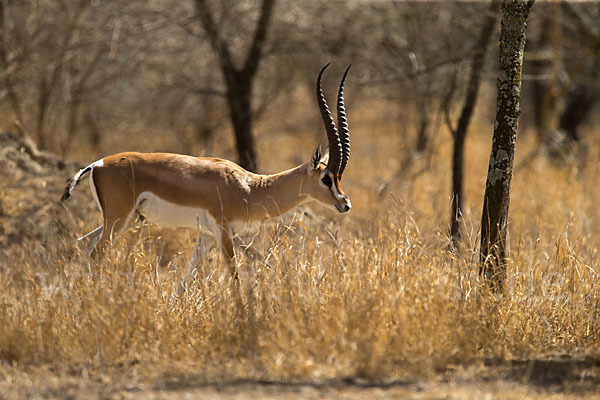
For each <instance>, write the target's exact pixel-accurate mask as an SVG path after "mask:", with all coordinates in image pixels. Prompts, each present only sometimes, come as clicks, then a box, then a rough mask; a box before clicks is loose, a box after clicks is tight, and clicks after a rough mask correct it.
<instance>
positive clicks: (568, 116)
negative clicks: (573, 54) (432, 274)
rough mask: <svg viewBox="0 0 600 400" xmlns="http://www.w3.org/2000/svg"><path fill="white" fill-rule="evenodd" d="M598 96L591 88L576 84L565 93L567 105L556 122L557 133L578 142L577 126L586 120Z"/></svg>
mask: <svg viewBox="0 0 600 400" xmlns="http://www.w3.org/2000/svg"><path fill="white" fill-rule="evenodd" d="M597 99H598V94H597V92H596V91H595V90H594V89H593V88H589V87H586V86H583V85H579V84H576V85H574V87H573V88H572V89H571V90H569V92H568V93H567V104H566V106H565V109H564V110H563V112H562V114H561V116H560V120H559V122H558V129H559V131H561V132H563V133H564V134H565V136H566V138H567V139H569V140H570V141H571V142H579V139H580V135H579V126H580V125H581V123H582V122H583V121H584V120H585V119H586V118H587V116H588V115H589V113H590V111H591V110H592V107H593V105H594V103H595V102H596V100H597Z"/></svg>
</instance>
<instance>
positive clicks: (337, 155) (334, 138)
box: [317, 63, 342, 174]
mask: <svg viewBox="0 0 600 400" xmlns="http://www.w3.org/2000/svg"><path fill="white" fill-rule="evenodd" d="M329 64H330V63H327V64H326V65H325V66H324V67H323V68H322V69H321V72H319V77H318V78H317V101H318V103H319V109H320V110H321V116H322V117H323V123H324V124H325V130H326V131H327V140H328V141H329V161H328V162H327V169H328V170H329V171H331V172H333V173H334V174H339V171H340V167H341V165H342V142H341V141H340V136H339V135H338V132H337V129H336V127H335V123H334V122H333V118H332V117H331V113H330V112H329V107H327V101H325V96H324V95H323V88H322V87H321V76H322V75H323V72H324V71H325V69H326V68H327V67H328V66H329Z"/></svg>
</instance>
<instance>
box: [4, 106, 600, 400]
mask: <svg viewBox="0 0 600 400" xmlns="http://www.w3.org/2000/svg"><path fill="white" fill-rule="evenodd" d="M387 115H390V114H387ZM392 115H393V114H392ZM350 122H351V128H352V135H353V136H352V145H353V147H352V155H351V159H350V163H349V166H348V169H347V172H346V175H345V177H344V180H343V186H344V189H345V191H346V192H347V193H348V194H349V196H350V197H351V199H352V201H353V205H354V207H353V210H352V212H351V213H350V214H349V215H347V216H343V217H342V216H338V215H335V214H334V213H333V212H330V211H328V210H326V209H324V208H322V207H319V206H315V207H304V206H303V207H302V208H300V209H298V210H296V211H295V212H292V213H290V214H288V215H286V216H285V217H284V218H281V219H280V220H278V221H275V222H270V223H264V224H259V225H258V226H253V227H247V228H246V229H242V230H241V231H240V232H239V233H240V240H242V241H244V242H246V243H251V246H250V249H251V250H249V251H248V253H249V255H248V256H247V257H245V258H244V259H243V261H242V262H241V265H240V266H239V268H240V270H241V271H242V284H241V287H240V290H239V292H237V293H236V291H234V290H232V282H231V281H230V278H229V276H228V271H227V268H226V267H225V266H224V265H222V264H221V263H220V261H219V257H218V253H217V252H216V251H215V250H214V249H212V250H210V251H209V252H208V254H207V256H206V257H205V258H203V259H201V260H200V264H199V267H198V269H197V271H196V273H195V275H194V276H193V277H192V278H191V279H189V280H188V281H187V283H186V284H185V285H182V282H183V280H184V278H185V276H186V271H187V269H188V267H187V263H188V260H189V259H190V257H191V253H192V247H193V241H194V239H195V235H196V234H195V232H188V231H185V230H179V231H176V230H168V229H158V228H156V227H153V226H148V225H145V224H143V223H140V222H137V223H136V224H133V225H135V227H133V228H132V229H130V230H129V231H128V232H127V233H126V234H125V235H124V237H122V238H120V239H119V240H117V241H116V243H115V244H114V246H113V247H112V249H111V250H110V251H109V252H108V254H107V255H106V257H105V258H104V259H103V260H102V261H100V262H97V263H96V262H91V261H90V260H89V259H88V257H87V255H86V254H85V252H81V251H79V250H78V249H77V247H76V245H75V243H74V241H75V238H76V237H78V236H80V235H82V234H83V233H86V232H88V231H89V230H91V229H93V228H95V227H96V226H97V225H98V224H99V222H100V214H99V212H98V211H97V210H96V206H95V204H94V202H93V200H92V197H91V195H90V194H89V189H88V187H87V184H85V183H86V182H84V184H83V185H81V186H80V187H78V188H77V189H76V192H75V193H74V196H73V197H72V198H71V199H69V201H68V202H66V203H62V204H61V203H60V202H58V199H59V197H60V193H61V191H62V188H63V185H64V183H65V180H66V179H67V178H68V177H70V176H71V175H72V174H73V173H74V172H75V171H76V170H77V168H78V167H80V166H81V165H83V164H84V163H85V162H90V161H92V160H93V159H95V158H98V157H99V155H98V154H95V155H94V154H92V152H91V151H89V150H86V149H81V151H74V152H73V153H72V155H71V159H72V160H71V161H68V162H63V161H59V160H57V159H55V158H53V157H52V156H50V155H47V154H44V153H38V152H36V151H35V149H33V148H31V147H29V146H27V145H26V144H23V143H22V142H21V141H20V140H19V139H18V138H16V137H13V136H10V135H6V134H2V135H0V171H1V172H0V187H1V188H2V190H1V191H0V398H11V399H12V398H30V397H33V398H42V397H43V398H63V397H69V398H179V397H183V395H185V394H187V395H189V396H190V397H197V398H215V397H223V398H249V397H258V398H324V397H329V398H338V397H343V398H386V397H396V398H420V399H429V398H431V399H433V398H449V399H450V398H456V399H468V398H472V399H481V398H515V399H516V398H518V399H548V398H579V397H586V398H594V397H595V398H600V390H599V389H598V387H599V385H600V315H599V313H600V288H599V284H600V277H599V274H600V267H599V266H598V245H599V244H600V225H599V222H600V212H599V211H598V206H597V205H598V204H600V202H599V200H600V189H599V187H600V185H598V176H600V175H599V169H600V163H599V161H600V156H599V153H600V143H598V141H597V139H596V138H597V136H598V135H597V133H598V132H597V131H596V132H594V131H593V130H592V129H591V127H588V128H587V137H588V141H587V149H588V151H587V156H586V159H585V162H577V161H580V160H581V156H579V157H575V159H574V160H564V161H562V162H561V163H558V164H557V163H550V162H549V161H548V159H547V158H546V157H544V156H543V155H540V156H538V157H533V158H528V157H527V155H528V154H530V152H531V151H532V150H533V149H534V148H535V147H534V144H535V143H534V141H533V139H532V137H531V136H532V135H527V134H524V135H522V138H521V140H520V141H519V143H518V148H517V153H518V154H517V165H518V166H519V167H518V169H517V171H516V173H515V177H514V180H513V190H512V201H511V225H510V229H511V236H510V246H511V257H512V260H511V262H510V265H509V268H508V279H507V284H506V290H505V292H504V294H503V295H501V296H498V295H494V294H492V293H490V292H489V291H487V290H486V288H485V287H484V286H483V285H482V284H481V283H480V282H479V280H478V276H477V253H476V251H475V250H476V247H477V240H478V227H479V216H480V212H481V199H482V195H483V188H484V182H485V173H486V169H487V168H486V167H487V159H488V156H489V146H490V136H491V123H490V122H489V121H475V124H474V127H473V129H472V130H471V133H470V138H469V140H468V143H467V147H468V148H467V168H466V171H467V177H466V179H467V181H466V196H467V204H468V207H467V209H466V210H465V224H464V225H465V226H464V243H465V244H464V247H463V248H462V249H460V250H459V251H457V252H451V251H450V250H449V248H448V238H447V234H446V226H447V224H448V219H449V203H450V201H449V198H450V195H449V187H450V173H449V171H450V161H449V160H450V145H451V142H450V138H449V135H448V134H447V132H445V131H444V130H443V129H442V128H440V130H439V132H438V133H437V135H436V137H435V139H434V143H435V145H434V149H433V153H432V154H431V156H430V157H427V156H413V157H412V159H411V160H410V162H403V161H404V160H406V157H408V152H407V149H408V148H409V147H410V146H408V145H407V143H406V139H403V137H404V136H403V132H404V129H405V128H406V127H404V126H403V124H402V121H390V120H386V119H382V118H381V114H380V110H377V109H373V110H362V111H360V112H359V111H358V110H355V112H354V113H353V112H352V110H351V112H350ZM291 125H293V124H291ZM278 129H281V126H280V125H279V124H276V123H275V122H273V123H272V124H270V123H269V121H262V122H261V124H260V125H259V127H258V129H257V131H258V132H259V145H260V148H259V150H260V154H261V155H263V157H262V159H261V165H262V169H263V170H265V171H276V170H281V169H284V168H289V167H291V166H293V165H295V164H297V163H300V162H304V161H307V158H308V157H309V156H310V153H311V150H312V149H313V147H314V145H315V144H316V143H315V142H316V140H317V139H321V136H319V135H320V134H321V133H320V132H319V133H318V134H317V133H314V132H310V131H306V130H304V131H302V130H300V131H294V130H292V131H291V132H290V133H289V134H282V133H281V132H280V131H278ZM130 135H131V136H130V137H131V140H132V142H131V143H132V144H133V143H136V142H135V137H136V136H135V135H136V133H135V132H133V133H130ZM138 139H140V140H138V141H137V143H138V146H137V147H134V146H133V145H132V146H129V147H127V149H133V148H137V149H140V150H154V149H156V148H159V146H160V145H161V144H160V141H158V142H156V143H154V142H153V141H152V140H141V139H143V138H142V137H138ZM322 139H324V136H323V138H322ZM160 148H167V149H168V143H167V144H163V147H160ZM227 148H228V147H227V145H223V146H222V148H219V147H218V146H217V150H216V151H217V155H230V153H229V154H228V153H227V150H225V149H227ZM106 150H108V151H110V152H116V151H117V150H125V149H124V148H123V147H120V148H116V147H115V148H109V149H106ZM219 151H221V153H219ZM267 155H271V157H270V158H268V157H267ZM525 159H528V161H527V160H525ZM382 188H383V189H385V190H383V191H382ZM204 240H206V241H207V243H209V242H210V238H208V237H207V238H204Z"/></svg>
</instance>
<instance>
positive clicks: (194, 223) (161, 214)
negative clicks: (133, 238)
mask: <svg viewBox="0 0 600 400" xmlns="http://www.w3.org/2000/svg"><path fill="white" fill-rule="evenodd" d="M137 204H138V206H137V210H138V211H139V212H140V214H142V215H143V216H144V217H145V218H146V219H148V220H149V221H150V222H152V223H153V224H156V225H160V226H164V227H170V228H180V227H181V228H183V227H186V228H194V229H198V228H201V229H202V228H204V229H203V230H208V231H209V232H212V231H214V227H215V225H216V224H215V223H216V221H215V219H214V218H213V217H212V216H211V215H210V214H209V213H208V211H206V209H204V208H195V207H186V206H180V205H178V204H175V203H171V202H168V201H166V200H163V199H161V198H160V197H158V196H156V195H155V194H154V193H151V192H143V193H142V194H140V196H139V197H138V201H137Z"/></svg>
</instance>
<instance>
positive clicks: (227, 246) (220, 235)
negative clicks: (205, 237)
mask: <svg viewBox="0 0 600 400" xmlns="http://www.w3.org/2000/svg"><path fill="white" fill-rule="evenodd" d="M215 237H216V238H217V242H218V245H219V247H220V248H221V253H222V254H223V259H224V260H225V262H226V263H227V266H228V267H229V272H231V276H232V277H233V278H234V279H235V280H236V281H237V280H239V276H238V272H237V263H236V262H235V253H234V251H233V239H232V231H231V227H230V226H229V224H228V223H227V222H226V221H222V222H221V224H219V229H218V231H217V232H216V235H215Z"/></svg>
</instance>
